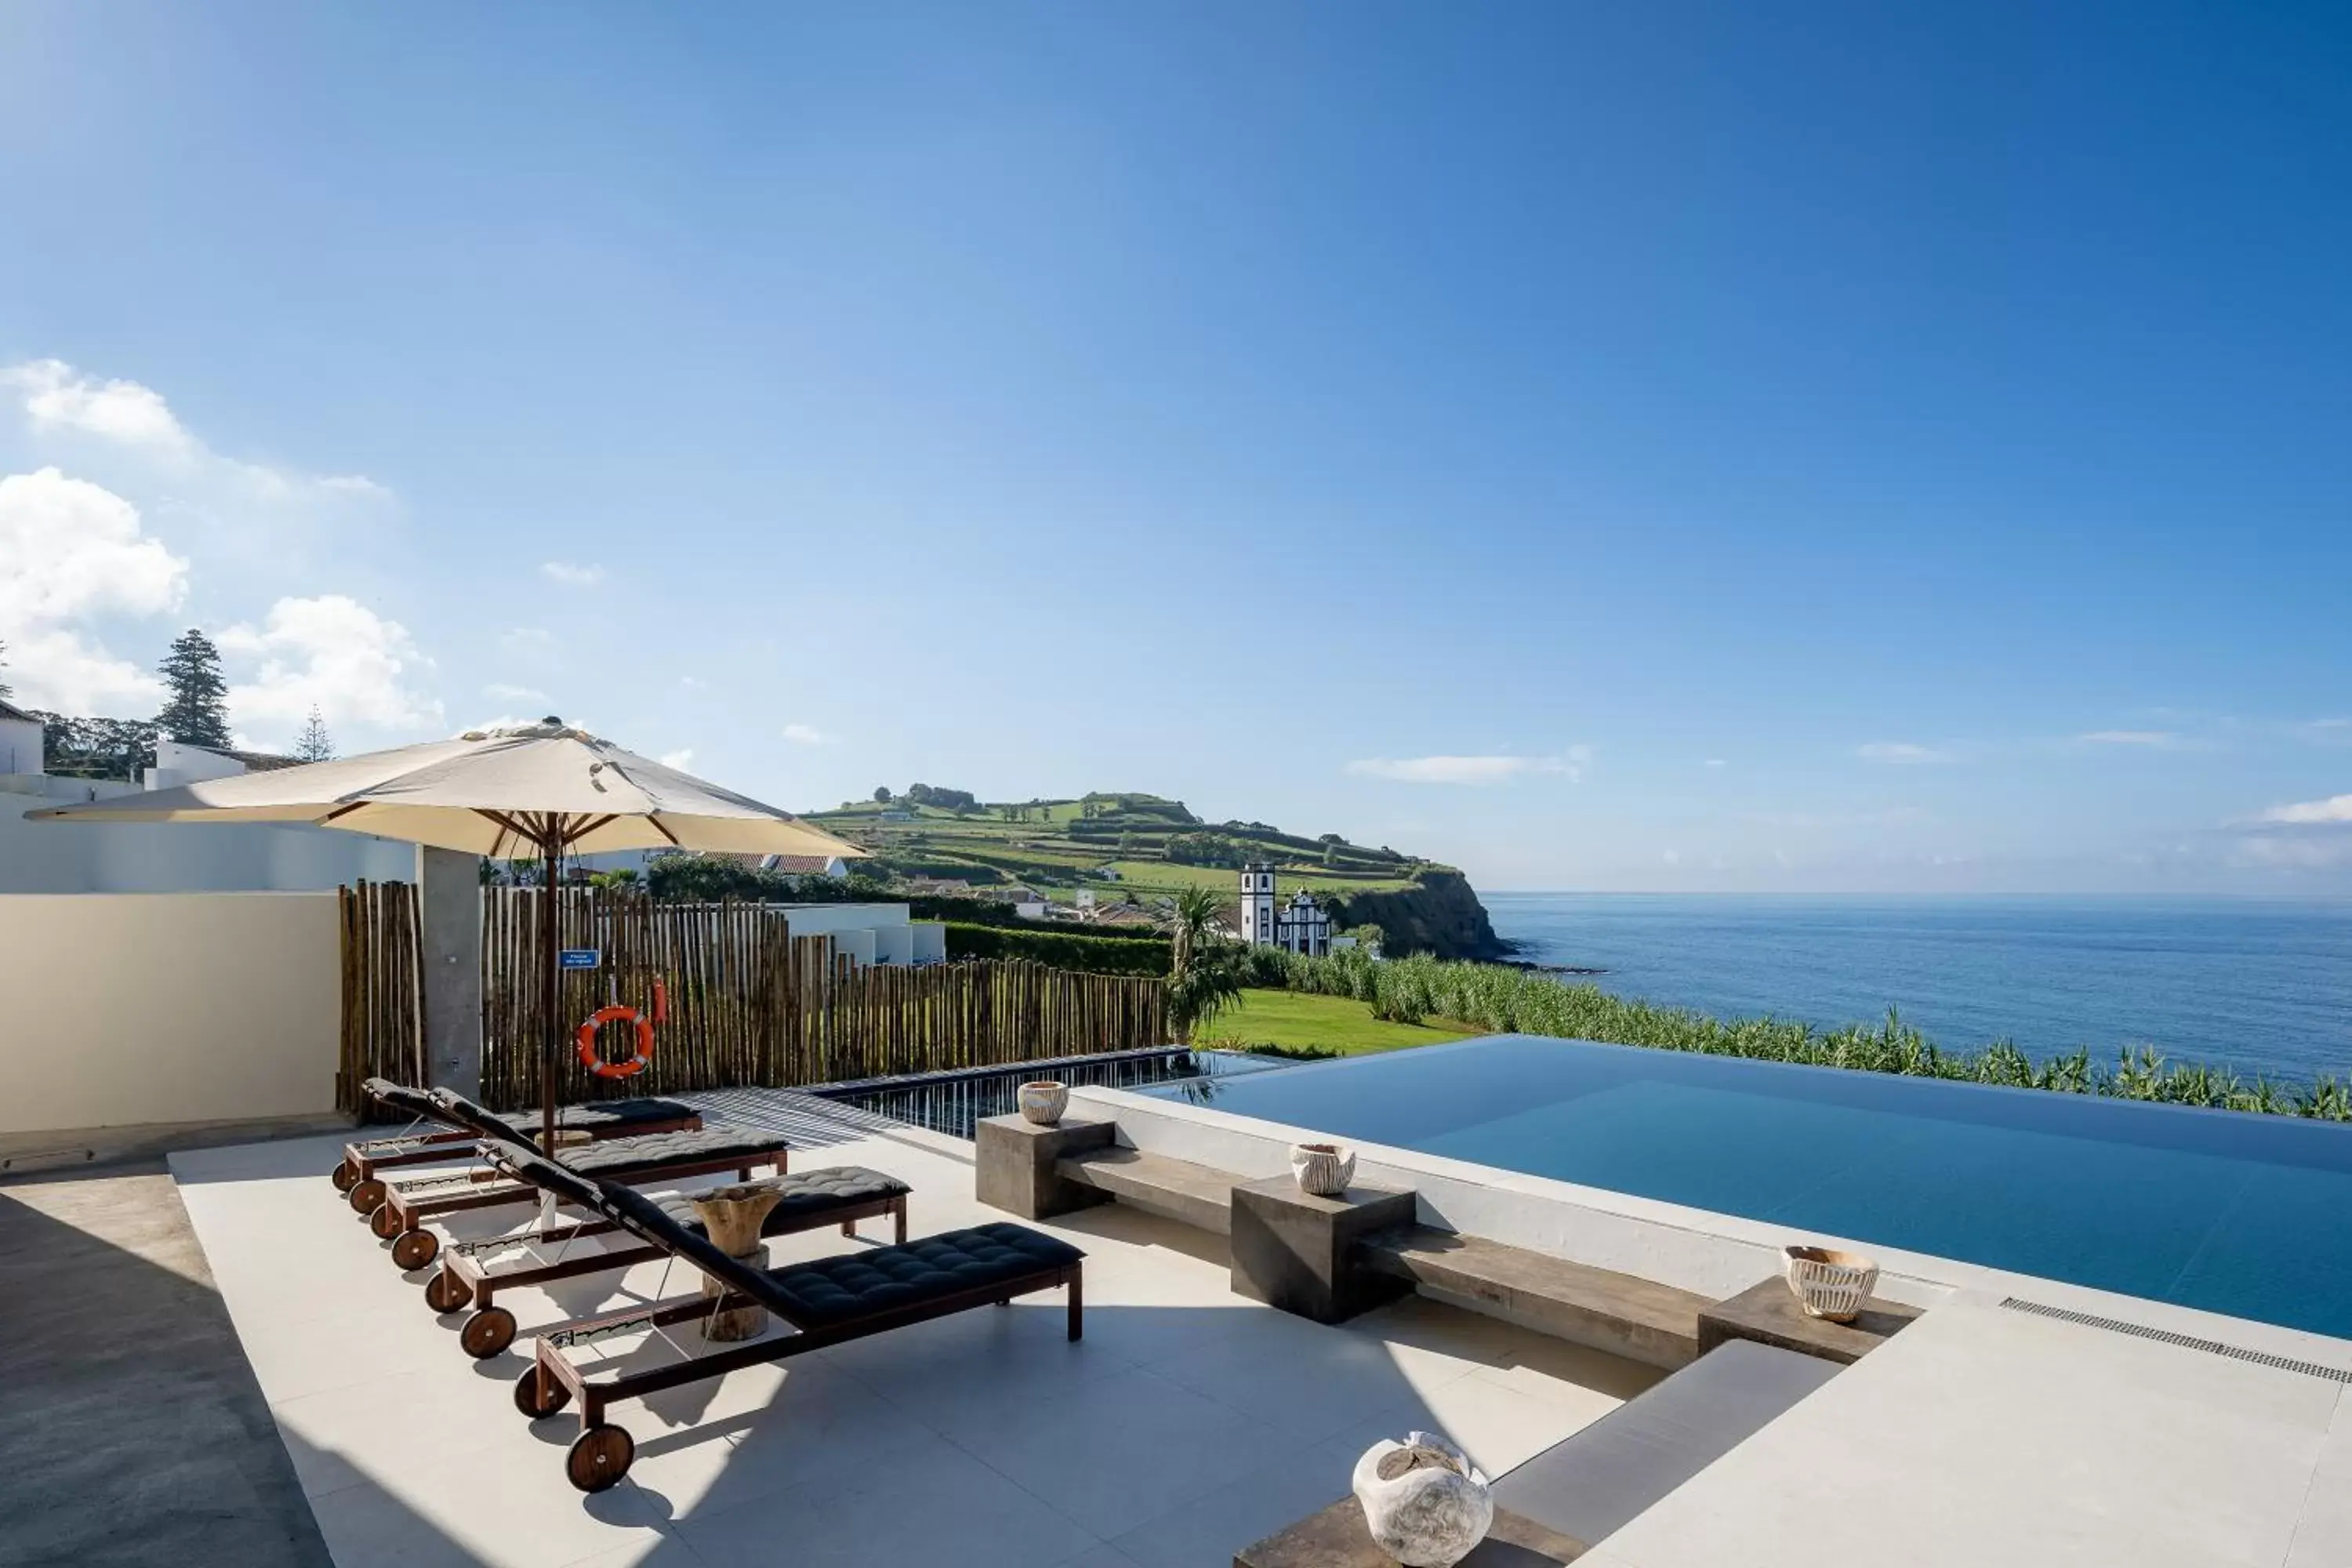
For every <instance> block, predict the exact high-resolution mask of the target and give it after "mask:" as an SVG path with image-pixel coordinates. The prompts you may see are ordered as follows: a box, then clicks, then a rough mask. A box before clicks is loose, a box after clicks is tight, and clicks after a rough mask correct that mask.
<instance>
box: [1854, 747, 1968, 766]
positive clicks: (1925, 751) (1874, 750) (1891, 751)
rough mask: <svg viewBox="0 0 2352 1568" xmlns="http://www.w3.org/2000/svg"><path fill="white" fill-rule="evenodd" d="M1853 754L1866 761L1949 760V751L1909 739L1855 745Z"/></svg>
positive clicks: (1908, 762)
mask: <svg viewBox="0 0 2352 1568" xmlns="http://www.w3.org/2000/svg"><path fill="white" fill-rule="evenodd" d="M1853 754H1854V755H1855V756H1858V757H1860V758H1861V759H1862V760H1863V761H1864V762H1868V763H1902V764H1910V763H1943V762H1949V761H1950V760H1951V753H1950V752H1945V751H1939V750H1938V749H1937V748H1936V747H1934V746H1921V745H1916V744H1914V743H1913V742H1909V741H1873V742H1870V743H1869V744H1868V745H1865V746H1856V747H1855V748H1854V753H1853Z"/></svg>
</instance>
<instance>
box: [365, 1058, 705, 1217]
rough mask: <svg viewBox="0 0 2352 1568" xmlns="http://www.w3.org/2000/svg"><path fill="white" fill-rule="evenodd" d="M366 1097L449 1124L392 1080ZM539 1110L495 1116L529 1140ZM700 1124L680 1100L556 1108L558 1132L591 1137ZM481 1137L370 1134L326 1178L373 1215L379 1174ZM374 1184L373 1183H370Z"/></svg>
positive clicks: (449, 1132) (431, 1160) (439, 1156)
mask: <svg viewBox="0 0 2352 1568" xmlns="http://www.w3.org/2000/svg"><path fill="white" fill-rule="evenodd" d="M361 1088H362V1090H363V1091H364V1092H365V1093H366V1095H367V1097H368V1099H370V1100H373V1101H374V1102H375V1103H376V1104H378V1105H382V1106H385V1107H387V1108H389V1109H391V1110H397V1111H400V1112H402V1113H404V1114H405V1115H407V1116H410V1117H413V1118H414V1119H415V1121H419V1122H425V1121H434V1122H446V1120H447V1119H446V1117H444V1116H443V1115H442V1114H441V1110H440V1108H439V1107H437V1106H436V1105H435V1104H434V1103H433V1100H432V1097H431V1096H429V1095H428V1094H426V1093H425V1090H423V1089H411V1088H409V1087H408V1086H407V1085H406V1084H400V1083H394V1082H393V1081H392V1080H391V1079H384V1078H372V1079H368V1080H367V1082H366V1083H364V1084H362V1086H361ZM540 1119H541V1112H539V1111H536V1110H510V1111H507V1112H505V1113H504V1114H502V1115H499V1116H497V1117H495V1118H494V1120H496V1121H499V1122H501V1123H503V1124H504V1125H505V1126H506V1127H508V1128H509V1129H510V1130H511V1131H512V1132H513V1134H514V1136H516V1137H518V1138H529V1137H530V1136H531V1135H532V1134H533V1133H535V1132H537V1131H539V1125H540ZM701 1125H702V1113H701V1112H700V1111H698V1110H695V1109H694V1107H692V1106H690V1105H688V1104H687V1103H686V1102H685V1101H684V1100H603V1101H600V1102H598V1103H595V1104H591V1105H566V1106H562V1107H559V1108H558V1109H557V1110H556V1112H555V1126H556V1131H559V1132H584V1133H586V1134H587V1135H588V1136H589V1137H590V1138H627V1137H632V1136H635V1135H637V1134H639V1133H646V1132H678V1131H693V1130H694V1129H695V1128H698V1127H699V1126H701ZM479 1136H480V1135H479V1134H478V1133H477V1132H475V1131H472V1130H471V1129H469V1128H463V1127H450V1126H446V1125H444V1126H443V1127H441V1128H440V1130H439V1131H431V1132H426V1131H418V1130H416V1129H415V1128H411V1129H410V1130H409V1131H405V1132H400V1133H395V1134H393V1135H392V1136H390V1137H384V1138H370V1139H366V1140H363V1141H362V1142H352V1143H346V1144H344V1145H343V1157H342V1159H341V1160H340V1161H338V1162H337V1163H336V1165H335V1168H334V1170H333V1172H332V1173H331V1174H330V1175H329V1176H328V1180H329V1181H331V1182H332V1183H333V1184H334V1185H335V1191H337V1192H339V1193H341V1194H344V1196H345V1198H346V1199H347V1200H348V1201H349V1202H350V1204H351V1205H352V1208H353V1209H355V1210H357V1211H358V1212H359V1213H361V1214H362V1215H367V1214H373V1213H374V1212H375V1210H376V1207H377V1205H380V1204H382V1203H383V1184H381V1182H379V1181H378V1179H377V1176H376V1173H377V1172H379V1171H383V1170H389V1169H392V1168H394V1167H395V1166H401V1165H433V1164H439V1163H444V1162H446V1161H451V1160H462V1159H464V1158H466V1153H467V1151H466V1145H467V1144H469V1143H471V1142H474V1141H475V1140H476V1139H477V1138H478V1137H479ZM371 1184H373V1185H371Z"/></svg>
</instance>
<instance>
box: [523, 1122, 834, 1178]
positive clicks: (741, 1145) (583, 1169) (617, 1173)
mask: <svg viewBox="0 0 2352 1568" xmlns="http://www.w3.org/2000/svg"><path fill="white" fill-rule="evenodd" d="M790 1147H791V1144H790V1143H789V1142H787V1141H786V1140H785V1139H784V1138H782V1136H780V1135H778V1134H776V1133H773V1132H761V1131H754V1130H753V1129H751V1128H749V1127H705V1128H703V1130H702V1131H699V1132H647V1133H644V1134H642V1135H640V1136H638V1137H635V1138H607V1139H606V1140H604V1142H602V1143H586V1144H583V1145H582V1146H581V1147H579V1148H577V1149H559V1150H557V1151H556V1152H555V1158H556V1160H557V1162H558V1163H561V1164H562V1166H563V1167H564V1168H565V1169H567V1170H571V1171H576V1172H578V1173H580V1174H581V1175H583V1176H601V1177H605V1178H610V1179H614V1180H618V1179H621V1178H625V1177H628V1176H632V1175H636V1174H640V1173H645V1172H648V1171H659V1170H662V1169H663V1168H665V1167H667V1166H670V1165H694V1164H701V1163H707V1162H714V1161H719V1160H735V1159H740V1160H742V1161H744V1162H745V1163H750V1162H751V1161H754V1160H766V1159H769V1158H772V1156H774V1155H776V1154H778V1153H781V1152H783V1151H784V1150H785V1149H788V1148H790Z"/></svg>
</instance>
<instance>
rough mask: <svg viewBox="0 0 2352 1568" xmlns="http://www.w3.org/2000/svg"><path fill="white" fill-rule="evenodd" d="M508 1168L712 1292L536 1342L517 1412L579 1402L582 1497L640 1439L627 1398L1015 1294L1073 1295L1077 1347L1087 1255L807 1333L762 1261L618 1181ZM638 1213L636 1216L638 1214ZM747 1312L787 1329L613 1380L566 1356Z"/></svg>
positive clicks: (613, 1477)
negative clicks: (766, 1294)
mask: <svg viewBox="0 0 2352 1568" xmlns="http://www.w3.org/2000/svg"><path fill="white" fill-rule="evenodd" d="M514 1163H515V1164H516V1166H517V1168H518V1169H519V1170H520V1171H521V1172H522V1173H524V1174H526V1175H528V1176H530V1179H532V1180H533V1181H536V1182H540V1183H541V1184H543V1185H545V1186H546V1187H547V1189H548V1190H549V1191H550V1192H551V1193H553V1194H557V1195H559V1196H561V1197H562V1198H563V1199H565V1200H566V1201H568V1202H570V1203H572V1204H574V1205H577V1206H580V1207H583V1208H588V1209H593V1210H594V1211H596V1212H597V1213H598V1214H600V1215H603V1216H604V1218H606V1219H610V1220H612V1221H614V1223H615V1225H616V1226H617V1227H618V1228H620V1229H623V1230H626V1231H628V1232H629V1233H631V1234H632V1235H634V1236H635V1237H638V1238H639V1239H640V1240H642V1241H644V1242H645V1243H646V1244H647V1245H648V1246H650V1247H655V1248H656V1250H658V1251H661V1252H664V1253H667V1254H669V1255H670V1256H672V1257H674V1258H677V1260H678V1261H679V1262H681V1263H684V1264H687V1265H688V1266H689V1267H691V1268H694V1269H696V1270H697V1271H698V1273H699V1274H700V1275H701V1277H702V1284H703V1286H704V1288H705V1289H710V1288H712V1287H716V1289H713V1290H712V1293H711V1294H709V1295H705V1294H701V1293H699V1292H698V1293H697V1294H694V1295H691V1296H674V1297H671V1298H669V1299H667V1300H661V1301H655V1302H652V1303H649V1304H647V1305H645V1306H641V1307H636V1308H634V1309H631V1310H625V1311H620V1312H609V1313H602V1314H599V1315H597V1316H594V1317H588V1318H574V1319H572V1320H570V1321H566V1322H562V1323H557V1324H555V1325H554V1326H553V1327H551V1328H547V1329H542V1330H541V1331H540V1332H539V1337H538V1338H537V1339H536V1340H535V1341H534V1342H533V1347H532V1351H531V1363H530V1366H529V1367H527V1368H525V1369H524V1371H523V1373H522V1375H521V1376H520V1377H519V1378H517V1379H516V1380H515V1387H514V1401H515V1408H516V1409H518V1410H520V1411H521V1412H522V1413H523V1415H526V1416H527V1417H529V1418H530V1419H531V1420H534V1421H536V1420H539V1419H541V1417H543V1416H548V1415H554V1414H556V1413H557V1412H558V1411H560V1410H562V1409H563V1408H564V1406H566V1405H571V1404H572V1403H573V1402H575V1401H577V1402H578V1404H579V1406H580V1436H578V1437H576V1438H574V1439H573V1440H572V1447H571V1448H570V1449H569V1451H568V1452H567V1453H566V1454H565V1456H564V1464H563V1468H564V1474H565V1475H566V1476H567V1477H569V1478H570V1479H571V1481H572V1485H573V1486H575V1487H577V1488H579V1489H580V1490H582V1491H583V1492H600V1491H603V1490H604V1489H606V1488H607V1487H611V1486H614V1485H615V1484H617V1483H618V1482H619V1480H620V1479H621V1478H622V1477H623V1476H624V1475H626V1474H627V1473H628V1468H629V1464H630V1461H631V1460H632V1459H634V1458H635V1457H636V1442H635V1439H633V1438H632V1437H631V1436H629V1435H628V1433H626V1432H625V1431H624V1430H622V1429H621V1428H620V1427H618V1426H613V1425H611V1424H610V1423H608V1422H607V1421H606V1420H605V1419H604V1416H605V1414H606V1413H607V1411H608V1410H609V1409H610V1408H611V1407H612V1405H614V1404H615V1403H617V1402H618V1401H621V1400H624V1399H642V1398H644V1397H645V1396H646V1395H647V1394H659V1393H660V1392H662V1391H663V1390H664V1389H669V1388H679V1387H683V1386H684V1385H686V1384H689V1383H700V1382H702V1381H704V1380H705V1379H708V1378H713V1377H723V1376H725V1375H726V1374H727V1373H730V1372H738V1371H740V1370H741V1369H742V1368H744V1367H747V1366H759V1365H761V1364H763V1363H768V1362H772V1361H783V1360H786V1359H788V1358H790V1357H793V1356H796V1355H802V1354H804V1353H806V1352H810V1351H817V1350H823V1349H824V1348H825V1347H827V1346H829V1345H837V1344H843V1343H845V1342H848V1341H851V1340H857V1339H864V1338H866V1337H867V1336H868V1335H871V1334H878V1333H884V1332H887V1331H889V1330H891V1329H898V1328H904V1327H906V1326H907V1325H908V1324H910V1323H922V1322H929V1321H931V1320H932V1319H934V1318H944V1317H950V1316H951V1315H953V1314H955V1313H957V1312H962V1311H969V1310H971V1309H972V1308H974V1307H983V1306H988V1305H990V1304H994V1305H997V1306H1010V1305H1012V1303H1013V1298H1015V1297H1016V1296H1027V1295H1031V1294H1034V1293H1035V1292H1037V1291H1040V1290H1053V1289H1061V1288H1064V1287H1067V1289H1068V1290H1069V1336H1070V1338H1071V1339H1072V1340H1073V1341H1076V1340H1077V1339H1080V1338H1081V1337H1083V1336H1084V1334H1085V1332H1086V1289H1085V1272H1086V1258H1084V1256H1083V1255H1081V1254H1080V1253H1079V1252H1078V1251H1077V1249H1076V1247H1069V1246H1068V1245H1067V1244H1066V1243H1064V1244H1061V1247H1062V1250H1063V1251H1064V1252H1065V1253H1066V1254H1067V1257H1066V1259H1064V1260H1059V1261H1055V1262H1052V1263H1043V1262H1041V1263H1038V1264H1037V1266H1036V1267H1034V1268H1028V1269H1026V1270H1024V1271H1022V1272H1018V1273H1013V1274H1009V1275H1006V1276H1004V1277H1003V1278H1001V1279H995V1280H993V1281H992V1282H990V1283H988V1284H986V1285H975V1286H971V1287H969V1288H967V1289H961V1290H955V1291H950V1292H949V1293H947V1294H945V1295H940V1296H933V1297H930V1298H929V1299H927V1300H921V1301H918V1302H914V1303H911V1304H909V1305H907V1306H903V1307H895V1308H887V1309H884V1310H877V1311H873V1312H868V1313H863V1314H859V1315H856V1316H853V1317H846V1318H841V1319H837V1320H835V1321H831V1322H826V1323H823V1324H820V1325H818V1326H816V1327H814V1328H803V1327H802V1326H800V1325H799V1324H797V1323H794V1322H793V1321H792V1320H791V1318H789V1317H788V1316H786V1315H785V1314H784V1313H783V1312H782V1311H780V1310H778V1309H777V1308H776V1307H775V1306H774V1305H772V1303H771V1302H770V1301H768V1300H764V1299H762V1295H761V1293H760V1292H759V1291H758V1289H756V1288H757V1287H759V1286H761V1285H763V1284H765V1283H766V1277H767V1275H768V1272H769V1271H768V1270H767V1269H765V1268H762V1267H761V1265H760V1263H758V1262H757V1261H755V1260H750V1259H744V1258H731V1257H730V1256H728V1255H727V1254H726V1253H724V1252H721V1251H720V1250H719V1248H718V1247H714V1246H713V1245H711V1243H710V1241H709V1238H708V1237H701V1236H698V1235H696V1234H695V1233H693V1232H692V1231H688V1230H686V1229H683V1228H682V1227H680V1226H677V1224H676V1223H675V1222H674V1221H672V1220H671V1219H670V1218H669V1216H667V1215H663V1214H661V1213H660V1212H659V1211H658V1210H657V1209H656V1208H655V1207H654V1206H653V1205H652V1203H651V1201H650V1200H648V1199H646V1198H645V1197H644V1196H643V1195H642V1194H636V1193H633V1192H629V1191H628V1190H626V1189H625V1188H624V1187H622V1186H621V1185H620V1184H616V1183H614V1182H610V1181H593V1180H590V1179H588V1178H586V1177H583V1176H582V1175H581V1174H580V1173H577V1172H574V1171H569V1170H566V1169H564V1168H563V1167H562V1166H561V1165H558V1164H556V1163H553V1162H551V1161H549V1160H544V1159H541V1158H540V1157H539V1156H538V1155H536V1154H531V1153H523V1154H520V1155H519V1156H518V1157H517V1158H516V1159H515V1162H514ZM633 1210H635V1211H636V1212H635V1213H634V1214H633V1213H632V1211H633ZM666 1233H667V1234H666ZM1032 1234H1034V1233H1032ZM1041 1239H1042V1238H1041ZM745 1307H761V1308H764V1309H765V1310H768V1311H769V1312H770V1313H772V1314H773V1315H774V1316H775V1317H776V1318H777V1319H778V1320H779V1321H782V1322H783V1323H784V1324H785V1325H786V1326H787V1328H788V1329H790V1330H791V1331H790V1332H787V1333H783V1334H771V1335H768V1336H765V1337H763V1338H761V1339H756V1340H748V1341H744V1342H740V1343H730V1344H728V1345H726V1346H725V1347H724V1348H723V1349H719V1350H714V1351H711V1352H709V1353H707V1354H702V1355H695V1354H691V1353H688V1354H685V1355H683V1356H682V1357H681V1359H680V1360H677V1361H675V1362H671V1363H667V1364H664V1365H661V1366H651V1367H646V1368H644V1369H643V1370H640V1371H635V1372H630V1371H619V1372H614V1373H610V1374H609V1375H606V1376H603V1377H597V1376H592V1375H591V1374H590V1373H589V1371H588V1369H586V1368H585V1367H583V1366H582V1365H580V1364H579V1363H576V1362H574V1361H573V1360H572V1358H571V1356H569V1355H568V1354H566V1353H565V1352H568V1351H570V1350H571V1349H572V1348H573V1347H574V1346H577V1345H582V1344H586V1343H589V1342H593V1341H595V1340H600V1339H605V1338H609V1337H612V1336H614V1335H619V1334H631V1333H637V1332H641V1331H659V1330H662V1329H665V1328H667V1327H669V1326H671V1325H672V1324H677V1323H685V1322H691V1321H694V1320H696V1319H698V1318H708V1317H709V1316H711V1315H712V1314H715V1313H719V1312H726V1311H732V1310H737V1309H740V1308H745ZM680 1348H681V1349H683V1347H680Z"/></svg>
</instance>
